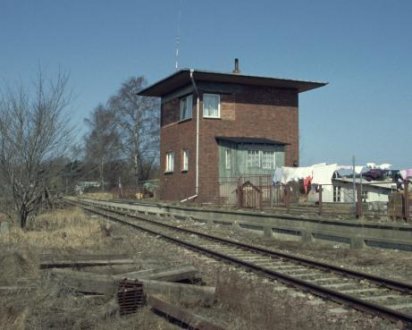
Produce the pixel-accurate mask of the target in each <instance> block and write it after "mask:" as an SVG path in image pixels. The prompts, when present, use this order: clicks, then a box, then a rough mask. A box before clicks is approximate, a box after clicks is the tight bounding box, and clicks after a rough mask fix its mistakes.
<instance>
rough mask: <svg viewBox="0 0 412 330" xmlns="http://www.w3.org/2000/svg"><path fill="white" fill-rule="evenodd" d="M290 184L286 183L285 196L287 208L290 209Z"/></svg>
mask: <svg viewBox="0 0 412 330" xmlns="http://www.w3.org/2000/svg"><path fill="white" fill-rule="evenodd" d="M289 188H290V187H289V185H288V184H286V185H285V197H284V199H285V207H286V209H287V210H288V211H289V208H290V200H289V199H290V193H289V192H290V191H289Z"/></svg>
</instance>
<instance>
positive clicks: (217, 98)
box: [203, 93, 220, 118]
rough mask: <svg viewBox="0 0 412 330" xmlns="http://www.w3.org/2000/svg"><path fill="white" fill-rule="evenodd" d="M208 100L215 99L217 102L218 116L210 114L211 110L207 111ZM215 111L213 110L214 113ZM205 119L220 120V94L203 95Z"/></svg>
mask: <svg viewBox="0 0 412 330" xmlns="http://www.w3.org/2000/svg"><path fill="white" fill-rule="evenodd" d="M208 98H214V99H216V100H217V109H216V110H217V113H216V115H213V114H210V110H209V109H206V107H205V105H206V102H205V101H206V99H208ZM214 110H215V109H213V111H214ZM203 118H220V95H219V94H209V93H204V94H203Z"/></svg>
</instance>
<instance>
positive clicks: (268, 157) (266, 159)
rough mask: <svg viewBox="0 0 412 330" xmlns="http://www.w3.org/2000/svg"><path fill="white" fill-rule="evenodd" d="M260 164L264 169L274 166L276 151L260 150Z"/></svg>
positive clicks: (270, 168)
mask: <svg viewBox="0 0 412 330" xmlns="http://www.w3.org/2000/svg"><path fill="white" fill-rule="evenodd" d="M260 153H261V162H260V163H261V166H262V169H264V170H272V169H274V168H275V167H276V153H275V152H274V151H264V150H261V151H260Z"/></svg>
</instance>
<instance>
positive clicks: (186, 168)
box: [182, 149, 189, 172]
mask: <svg viewBox="0 0 412 330" xmlns="http://www.w3.org/2000/svg"><path fill="white" fill-rule="evenodd" d="M187 171H189V151H188V150H186V149H183V150H182V172H187Z"/></svg>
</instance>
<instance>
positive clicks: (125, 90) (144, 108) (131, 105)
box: [108, 77, 160, 186]
mask: <svg viewBox="0 0 412 330" xmlns="http://www.w3.org/2000/svg"><path fill="white" fill-rule="evenodd" d="M145 85H146V81H145V79H144V78H143V77H136V78H130V79H129V80H127V81H126V82H125V83H123V85H122V87H121V88H120V89H119V91H118V93H117V94H116V95H115V96H113V97H111V98H110V100H109V102H108V106H109V107H110V108H111V109H112V111H113V112H114V113H115V114H116V122H117V125H118V127H119V133H120V137H121V142H122V144H121V145H122V151H123V152H124V154H125V155H126V157H127V158H128V159H129V160H130V161H131V162H132V166H133V172H134V177H135V180H136V186H137V185H138V182H139V181H140V180H147V179H148V178H149V176H150V173H151V171H152V169H153V165H154V164H156V162H157V161H158V154H159V137H160V136H159V117H160V111H159V104H158V102H157V101H156V100H155V99H153V98H148V97H143V96H139V95H137V93H138V92H139V91H140V90H141V89H142V88H143V87H145Z"/></svg>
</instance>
